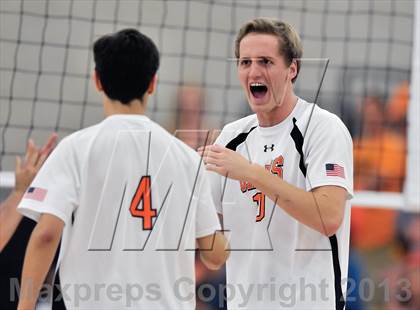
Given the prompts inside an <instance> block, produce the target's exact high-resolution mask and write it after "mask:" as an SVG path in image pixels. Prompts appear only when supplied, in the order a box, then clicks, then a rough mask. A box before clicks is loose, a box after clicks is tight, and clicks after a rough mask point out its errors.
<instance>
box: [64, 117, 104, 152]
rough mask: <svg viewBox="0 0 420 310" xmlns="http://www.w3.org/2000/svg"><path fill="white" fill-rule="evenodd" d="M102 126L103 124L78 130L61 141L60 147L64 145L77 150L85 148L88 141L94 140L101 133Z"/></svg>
mask: <svg viewBox="0 0 420 310" xmlns="http://www.w3.org/2000/svg"><path fill="white" fill-rule="evenodd" d="M100 125H101V123H99V124H96V125H93V126H89V127H86V128H83V129H80V130H77V131H75V132H73V133H71V134H69V135H68V136H66V137H64V138H63V139H62V140H61V142H60V145H62V147H77V148H79V147H81V146H84V145H85V144H84V143H85V142H86V140H90V139H92V138H93V137H94V136H95V135H96V134H97V133H98V132H99V131H100Z"/></svg>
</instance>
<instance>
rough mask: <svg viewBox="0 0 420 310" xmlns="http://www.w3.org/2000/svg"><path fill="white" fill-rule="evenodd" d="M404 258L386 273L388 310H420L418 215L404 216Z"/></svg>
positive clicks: (419, 220) (419, 222)
mask: <svg viewBox="0 0 420 310" xmlns="http://www.w3.org/2000/svg"><path fill="white" fill-rule="evenodd" d="M404 217H405V220H404V223H405V227H404V229H402V235H401V237H402V238H403V239H404V244H406V247H405V248H404V258H403V260H402V261H401V262H400V263H399V264H397V265H396V266H392V267H391V268H389V270H387V271H386V273H385V276H386V277H387V278H388V279H389V296H390V302H389V304H388V309H390V310H391V309H392V310H400V309H410V310H411V309H412V310H414V309H420V215H419V214H407V213H406V214H404Z"/></svg>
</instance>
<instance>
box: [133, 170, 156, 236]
mask: <svg viewBox="0 0 420 310" xmlns="http://www.w3.org/2000/svg"><path fill="white" fill-rule="evenodd" d="M142 201H143V208H142V209H139V208H138V206H139V204H140V203H141V202H142ZM130 212H131V215H132V216H134V217H141V218H143V230H152V227H153V218H155V217H156V210H155V209H153V208H152V197H151V196H150V175H145V176H143V177H142V178H141V180H140V182H139V185H138V186H137V190H136V193H135V194H134V197H133V200H132V201H131V205H130Z"/></svg>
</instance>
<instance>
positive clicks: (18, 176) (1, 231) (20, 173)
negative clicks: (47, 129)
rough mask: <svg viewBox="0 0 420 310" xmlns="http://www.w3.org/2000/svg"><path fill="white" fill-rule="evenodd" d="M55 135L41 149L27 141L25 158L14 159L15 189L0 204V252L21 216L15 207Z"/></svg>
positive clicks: (52, 146) (45, 155) (51, 145)
mask: <svg viewBox="0 0 420 310" xmlns="http://www.w3.org/2000/svg"><path fill="white" fill-rule="evenodd" d="M56 141H57V134H55V133H53V134H51V135H50V137H49V138H48V140H47V142H46V143H45V145H44V146H43V147H42V148H38V147H37V146H36V145H35V143H34V141H33V140H31V139H30V140H28V143H27V147H26V154H25V157H24V158H23V159H22V158H20V157H19V156H17V157H16V168H15V180H16V181H15V187H14V188H13V190H12V192H11V193H10V195H9V196H8V197H7V199H6V200H5V201H4V202H3V203H1V204H0V251H2V250H3V248H4V247H5V246H6V244H7V243H8V242H9V240H10V238H11V237H12V235H13V234H14V232H15V230H16V227H17V226H18V225H19V222H20V220H21V219H22V215H21V214H20V213H18V212H17V211H16V207H17V205H18V204H19V202H20V200H21V199H22V197H23V195H24V194H25V192H26V190H27V188H28V187H29V185H30V184H31V182H32V180H33V179H34V177H35V175H36V174H37V173H38V171H39V169H40V168H41V166H42V164H43V163H44V161H45V160H46V159H47V157H48V155H49V154H50V153H51V151H52V150H53V148H54V146H55V143H56Z"/></svg>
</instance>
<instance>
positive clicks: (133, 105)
mask: <svg viewBox="0 0 420 310" xmlns="http://www.w3.org/2000/svg"><path fill="white" fill-rule="evenodd" d="M103 106H104V112H105V116H111V115H115V114H139V115H144V114H145V113H146V106H147V98H144V99H143V102H142V101H140V100H138V99H136V100H133V101H131V102H130V103H129V104H123V103H121V102H119V101H115V100H110V99H109V98H104V100H103Z"/></svg>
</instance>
